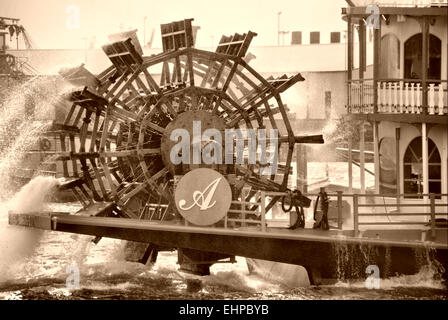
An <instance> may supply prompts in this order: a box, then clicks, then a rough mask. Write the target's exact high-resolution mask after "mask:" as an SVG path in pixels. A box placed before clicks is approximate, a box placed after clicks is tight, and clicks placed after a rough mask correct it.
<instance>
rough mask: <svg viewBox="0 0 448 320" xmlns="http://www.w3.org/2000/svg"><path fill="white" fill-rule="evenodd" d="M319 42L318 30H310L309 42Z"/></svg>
mask: <svg viewBox="0 0 448 320" xmlns="http://www.w3.org/2000/svg"><path fill="white" fill-rule="evenodd" d="M318 43H320V32H319V31H313V32H310V44H318Z"/></svg>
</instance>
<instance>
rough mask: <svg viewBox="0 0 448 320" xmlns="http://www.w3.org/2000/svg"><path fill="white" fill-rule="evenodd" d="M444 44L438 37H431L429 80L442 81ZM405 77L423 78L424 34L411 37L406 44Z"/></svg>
mask: <svg viewBox="0 0 448 320" xmlns="http://www.w3.org/2000/svg"><path fill="white" fill-rule="evenodd" d="M441 52H442V42H441V41H440V39H439V38H437V37H436V36H434V35H432V34H430V35H429V53H428V77H427V78H428V79H430V80H440V76H441V74H440V72H441ZM404 77H405V78H406V79H421V78H422V34H421V33H418V34H415V35H413V36H412V37H410V38H409V39H408V40H407V41H406V42H405V43H404Z"/></svg>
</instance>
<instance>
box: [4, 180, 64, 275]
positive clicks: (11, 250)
mask: <svg viewBox="0 0 448 320" xmlns="http://www.w3.org/2000/svg"><path fill="white" fill-rule="evenodd" d="M57 184H58V180H56V179H55V178H53V177H37V178H34V179H33V180H31V181H30V182H29V183H28V184H27V185H25V186H24V187H23V188H22V189H21V190H20V191H19V192H18V193H17V194H16V195H15V196H14V197H13V198H12V199H10V200H9V201H8V202H3V203H1V209H0V282H2V281H6V280H8V279H10V278H11V277H12V276H13V275H15V274H16V272H15V271H17V269H18V268H20V265H21V264H22V263H23V262H24V260H25V259H26V258H27V257H28V256H30V255H31V254H33V253H34V250H35V249H36V247H37V245H38V244H39V240H40V238H41V236H42V233H43V231H42V230H37V229H28V228H23V227H18V226H9V225H8V211H15V212H18V213H29V212H39V211H41V210H43V208H44V200H45V197H46V196H47V195H48V194H50V192H51V190H53V188H54V187H55V186H56V185H57Z"/></svg>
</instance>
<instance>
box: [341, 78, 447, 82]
mask: <svg viewBox="0 0 448 320" xmlns="http://www.w3.org/2000/svg"><path fill="white" fill-rule="evenodd" d="M374 80H376V81H379V82H400V81H405V82H423V80H422V79H412V78H381V79H373V78H364V79H351V80H347V81H346V83H352V82H367V81H374ZM426 82H427V83H428V82H438V83H439V82H440V83H444V82H448V80H441V79H426Z"/></svg>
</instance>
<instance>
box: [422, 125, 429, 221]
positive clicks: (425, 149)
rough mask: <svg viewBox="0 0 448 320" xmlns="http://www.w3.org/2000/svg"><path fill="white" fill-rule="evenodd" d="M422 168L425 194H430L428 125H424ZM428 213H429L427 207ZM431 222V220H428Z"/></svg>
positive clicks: (426, 199)
mask: <svg viewBox="0 0 448 320" xmlns="http://www.w3.org/2000/svg"><path fill="white" fill-rule="evenodd" d="M422 166H423V193H424V194H428V193H429V181H428V174H429V172H428V133H427V128H426V123H425V122H423V123H422ZM424 202H425V203H429V197H427V196H425V197H424ZM425 208H426V212H429V209H428V208H427V207H425ZM428 220H429V219H428Z"/></svg>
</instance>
